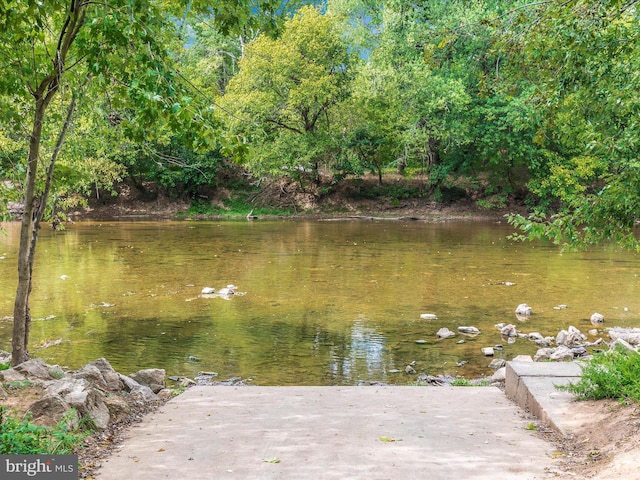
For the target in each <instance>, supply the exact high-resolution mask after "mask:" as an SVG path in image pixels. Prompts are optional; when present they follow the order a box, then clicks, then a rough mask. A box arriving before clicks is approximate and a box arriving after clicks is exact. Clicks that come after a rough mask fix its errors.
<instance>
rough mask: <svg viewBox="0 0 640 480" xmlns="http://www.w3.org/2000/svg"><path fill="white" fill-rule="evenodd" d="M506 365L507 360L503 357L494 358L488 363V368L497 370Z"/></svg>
mask: <svg viewBox="0 0 640 480" xmlns="http://www.w3.org/2000/svg"><path fill="white" fill-rule="evenodd" d="M506 365H507V361H506V360H505V359H503V358H494V359H493V360H491V363H490V364H489V368H490V369H492V370H499V369H501V368H503V367H505V366H506Z"/></svg>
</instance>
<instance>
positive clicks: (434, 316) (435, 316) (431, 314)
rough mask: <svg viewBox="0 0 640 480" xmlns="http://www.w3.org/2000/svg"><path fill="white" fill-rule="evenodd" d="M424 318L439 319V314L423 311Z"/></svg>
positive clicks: (422, 317) (422, 316) (421, 316)
mask: <svg viewBox="0 0 640 480" xmlns="http://www.w3.org/2000/svg"><path fill="white" fill-rule="evenodd" d="M420 318H421V319H422V320H437V319H438V316H437V315H436V314H434V313H423V314H421V315H420Z"/></svg>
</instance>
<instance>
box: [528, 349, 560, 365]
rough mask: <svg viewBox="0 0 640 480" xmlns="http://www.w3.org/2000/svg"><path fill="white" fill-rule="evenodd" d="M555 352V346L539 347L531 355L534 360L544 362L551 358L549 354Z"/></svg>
mask: <svg viewBox="0 0 640 480" xmlns="http://www.w3.org/2000/svg"><path fill="white" fill-rule="evenodd" d="M553 352H555V348H540V349H538V351H537V352H536V354H535V355H534V356H533V361H534V362H544V361H545V360H549V359H550V358H551V354H552V353H553Z"/></svg>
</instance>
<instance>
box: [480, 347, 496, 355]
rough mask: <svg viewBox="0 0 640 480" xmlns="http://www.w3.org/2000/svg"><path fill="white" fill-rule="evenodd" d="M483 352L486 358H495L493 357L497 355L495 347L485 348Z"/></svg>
mask: <svg viewBox="0 0 640 480" xmlns="http://www.w3.org/2000/svg"><path fill="white" fill-rule="evenodd" d="M481 351H482V354H483V355H484V356H485V357H493V355H494V354H495V352H494V351H493V347H484V348H482V349H481Z"/></svg>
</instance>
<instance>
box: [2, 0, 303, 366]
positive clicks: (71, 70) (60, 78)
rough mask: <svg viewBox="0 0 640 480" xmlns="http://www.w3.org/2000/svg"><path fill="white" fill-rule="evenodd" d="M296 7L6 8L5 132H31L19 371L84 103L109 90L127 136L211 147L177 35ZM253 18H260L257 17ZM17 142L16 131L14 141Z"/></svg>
mask: <svg viewBox="0 0 640 480" xmlns="http://www.w3.org/2000/svg"><path fill="white" fill-rule="evenodd" d="M296 4H297V2H291V3H282V2H280V1H279V0H265V1H262V2H260V3H256V4H254V2H252V1H248V0H247V1H245V0H230V1H225V2H214V3H213V4H210V2H207V1H205V0H203V1H198V0H193V1H187V0H136V1H135V2H134V1H129V0H113V1H110V2H94V1H90V0H48V1H47V2H40V1H37V0H5V1H4V2H2V7H1V9H0V66H1V67H2V71H3V75H2V76H1V77H0V108H2V109H3V112H2V113H3V118H7V119H9V120H7V123H5V124H4V125H3V127H4V128H11V125H13V126H14V127H15V128H17V129H19V128H20V127H19V126H20V125H22V124H26V123H28V124H29V125H30V127H29V128H28V129H27V130H28V131H27V132H26V135H25V137H26V139H27V141H28V147H27V149H26V151H27V159H26V167H25V176H24V182H23V184H22V185H21V186H20V187H21V188H22V189H23V192H24V197H23V198H24V214H23V217H22V224H21V230H20V247H19V254H18V257H19V258H18V286H17V290H16V298H15V304H14V320H13V321H14V325H13V338H12V363H13V364H14V365H16V364H19V363H22V362H23V361H25V360H26V359H27V358H28V356H29V352H28V344H29V328H30V320H31V318H30V309H29V297H30V293H31V290H32V273H33V266H34V261H35V253H36V246H37V239H38V230H39V228H40V223H41V221H42V220H43V218H44V215H45V211H46V208H47V202H48V199H49V196H50V192H51V188H52V184H53V182H54V179H55V174H56V162H57V160H58V158H59V157H60V155H61V153H62V151H63V144H64V140H65V137H66V136H67V134H68V132H69V131H70V127H71V126H72V123H73V119H74V114H75V113H76V111H77V109H78V105H79V104H81V103H82V101H83V99H85V98H86V97H87V96H89V95H90V96H97V95H99V94H100V93H104V92H108V96H107V98H106V99H105V100H106V102H107V104H108V105H109V107H110V109H111V111H110V112H108V116H109V118H110V119H111V120H112V121H115V122H117V123H118V124H119V125H120V126H121V128H122V129H123V131H124V132H125V133H126V134H127V135H128V136H129V137H130V138H134V139H138V140H141V139H145V138H148V137H149V134H150V132H152V130H151V129H149V128H148V127H149V126H150V125H151V124H157V123H158V122H160V123H163V124H164V126H165V127H166V128H169V129H177V130H180V131H181V132H185V133H188V134H190V137H189V140H190V143H191V144H192V145H194V146H195V147H198V146H201V145H203V144H206V143H207V140H208V139H212V137H213V136H214V135H215V133H214V132H212V129H211V128H210V127H211V125H210V124H209V123H208V122H207V117H206V116H203V114H202V113H201V112H199V111H197V110H196V109H194V108H193V107H192V105H191V104H192V99H191V98H190V97H189V96H188V95H187V92H186V91H185V90H184V86H183V84H181V82H180V81H179V76H177V75H176V69H175V68H174V65H173V64H174V59H175V54H176V52H177V50H178V49H179V48H180V45H181V44H183V43H184V39H183V40H181V39H180V35H179V33H181V32H182V33H183V32H184V29H183V28H182V27H183V26H184V25H185V22H186V21H187V18H188V17H189V15H190V14H191V13H198V12H205V13H206V14H207V15H209V16H211V15H212V14H213V16H214V21H216V22H218V23H219V24H220V25H221V28H224V29H226V30H228V31H230V30H231V29H235V31H238V30H239V29H241V28H242V27H248V28H258V29H260V28H264V29H269V30H272V29H275V28H276V27H277V25H278V23H279V18H280V16H281V15H282V14H283V12H285V11H287V9H288V8H289V7H290V6H293V5H296ZM256 12H259V13H261V14H262V16H261V17H259V18H258V17H256V16H255V14H256ZM179 27H181V28H179ZM93 100H95V98H93ZM7 107H8V108H7ZM11 107H17V108H16V109H15V110H12V109H11ZM60 112H62V113H60ZM27 116H29V117H30V120H27V119H26V117H27ZM55 127H57V131H55V130H56V128H55ZM4 128H3V129H4ZM19 137H20V133H18V132H16V133H14V134H13V135H12V138H14V139H16V138H19ZM0 140H2V141H3V143H4V144H6V143H7V142H6V141H4V140H5V139H0ZM45 147H46V148H45ZM45 154H46V157H47V158H46V159H45V158H44V157H45ZM3 188H4V187H3Z"/></svg>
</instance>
